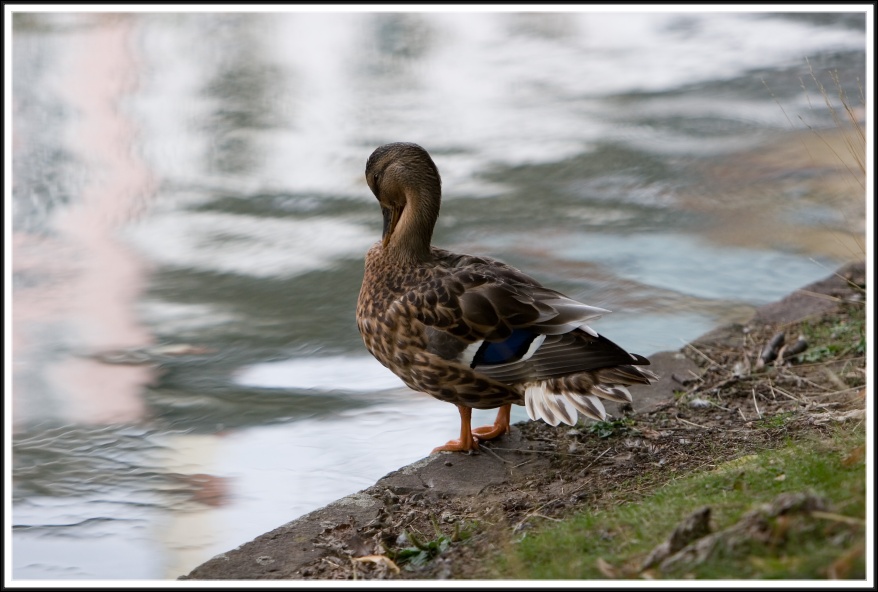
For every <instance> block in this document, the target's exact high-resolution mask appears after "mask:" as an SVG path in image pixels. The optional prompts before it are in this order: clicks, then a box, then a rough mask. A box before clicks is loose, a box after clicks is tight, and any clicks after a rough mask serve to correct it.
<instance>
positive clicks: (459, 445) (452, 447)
mask: <svg viewBox="0 0 878 592" xmlns="http://www.w3.org/2000/svg"><path fill="white" fill-rule="evenodd" d="M478 449H479V441H478V440H477V439H476V438H475V437H472V438H470V445H469V446H467V445H466V444H465V443H464V442H462V441H461V440H460V439H457V440H449V441H448V443H447V444H443V445H442V446H437V447H436V448H434V449H433V452H472V451H475V450H478ZM430 454H432V452H431V453H430Z"/></svg>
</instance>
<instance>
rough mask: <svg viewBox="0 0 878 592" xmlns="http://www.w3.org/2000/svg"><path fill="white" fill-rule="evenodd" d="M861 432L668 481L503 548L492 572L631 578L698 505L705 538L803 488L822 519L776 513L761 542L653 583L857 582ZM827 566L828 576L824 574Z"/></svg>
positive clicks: (861, 570) (862, 495)
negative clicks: (708, 530) (707, 530)
mask: <svg viewBox="0 0 878 592" xmlns="http://www.w3.org/2000/svg"><path fill="white" fill-rule="evenodd" d="M864 442H865V433H864V429H863V427H862V426H858V427H856V428H853V429H847V430H843V429H841V428H839V429H837V430H836V431H835V432H834V433H833V434H832V435H831V436H830V437H825V436H823V437H820V436H817V435H815V436H810V437H808V439H806V440H804V441H798V442H795V443H791V444H789V445H787V446H786V447H783V448H780V449H775V450H769V451H765V452H763V453H760V454H759V455H749V456H745V457H741V458H739V459H736V460H732V461H729V462H726V463H723V464H721V465H719V466H718V467H717V468H716V469H714V470H711V471H708V472H703V473H698V474H695V475H691V476H687V477H685V478H681V479H678V480H675V481H672V482H670V483H668V484H666V485H664V486H662V487H660V488H659V489H657V490H655V491H654V492H652V493H649V494H647V495H646V496H645V497H644V498H643V499H642V500H640V501H638V502H637V503H627V504H623V505H621V506H618V507H613V508H609V509H603V510H595V511H590V512H586V513H583V514H580V515H577V516H575V517H573V518H571V519H568V520H565V521H564V522H562V523H560V524H557V525H554V526H552V527H548V528H545V529H542V530H539V531H537V532H533V531H530V532H528V533H527V534H526V535H525V536H524V537H523V538H521V539H520V540H519V541H517V543H516V544H514V545H511V546H510V547H509V548H508V550H507V552H506V555H504V556H503V557H501V558H500V560H499V562H498V566H499V570H498V574H502V577H504V578H509V577H513V578H520V579H604V578H608V577H622V578H637V577H639V568H640V565H641V563H642V562H643V560H644V559H645V558H646V556H647V555H648V554H649V552H650V551H651V550H652V549H654V548H655V547H656V546H658V545H659V544H660V543H661V542H663V541H664V540H665V539H666V538H667V537H668V536H669V535H670V534H671V532H673V530H674V528H675V527H676V526H677V525H678V524H679V523H680V522H681V521H682V520H683V519H684V518H686V517H687V516H689V515H690V514H691V513H693V512H695V511H696V510H698V509H699V508H702V507H704V506H709V507H710V508H711V512H712V518H711V526H712V530H713V531H714V532H716V531H720V530H723V529H726V528H729V527H732V526H733V525H735V524H736V523H738V521H739V520H741V518H742V516H744V515H745V514H746V513H747V512H749V511H751V510H754V509H755V508H757V507H758V506H759V505H760V504H764V503H769V502H771V501H773V500H774V499H775V498H776V497H777V496H778V495H779V494H781V493H785V492H812V493H814V494H816V495H818V496H820V497H822V498H823V499H824V500H826V502H827V503H828V504H829V509H828V511H827V514H826V515H825V516H822V515H813V514H810V513H803V514H796V515H792V514H791V515H789V516H781V517H779V518H775V519H769V521H771V520H775V521H776V522H777V524H774V523H770V524H769V531H770V532H771V533H773V534H772V536H771V537H769V540H760V539H759V538H758V537H755V538H754V539H753V540H745V542H744V544H738V545H735V546H734V547H733V548H730V549H722V548H718V549H717V550H716V551H715V552H713V553H712V554H710V555H709V556H708V558H707V559H706V560H704V561H702V562H700V563H697V564H695V565H686V566H685V568H684V569H682V570H681V571H673V572H669V573H662V572H659V571H657V570H653V571H652V572H651V574H652V576H653V577H664V578H683V577H695V578H701V579H750V578H784V579H811V578H827V577H830V576H832V575H834V576H836V577H842V578H854V579H859V578H864V577H865V559H864V547H863V545H864V541H865V499H866V485H865V465H864V462H863V455H862V450H863V449H864V448H863V447H864ZM833 570H834V571H833Z"/></svg>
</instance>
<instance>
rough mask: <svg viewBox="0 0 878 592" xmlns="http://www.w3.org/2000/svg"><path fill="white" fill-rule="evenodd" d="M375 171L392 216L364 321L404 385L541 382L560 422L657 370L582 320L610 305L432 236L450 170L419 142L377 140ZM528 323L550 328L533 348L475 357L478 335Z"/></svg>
mask: <svg viewBox="0 0 878 592" xmlns="http://www.w3.org/2000/svg"><path fill="white" fill-rule="evenodd" d="M366 179H367V182H368V184H369V187H370V188H371V189H372V191H373V193H374V194H375V196H376V197H377V198H378V201H379V204H380V205H381V209H382V212H383V215H384V221H385V226H384V234H383V237H382V241H381V242H379V243H377V244H376V245H375V246H373V247H372V248H371V249H370V250H369V252H368V253H367V254H366V267H365V274H364V278H363V285H362V288H361V290H360V296H359V300H358V303H357V326H358V328H359V330H360V334H361V335H362V337H363V341H364V342H365V344H366V348H367V349H368V350H369V351H370V352H371V353H372V354H373V355H374V356H375V357H376V358H377V359H378V360H379V361H380V362H381V363H382V364H384V365H385V366H387V367H388V368H390V369H391V370H392V371H393V372H394V373H396V374H397V375H398V376H399V377H400V378H401V379H402V380H403V382H405V384H406V385H408V386H409V387H411V388H412V389H415V390H418V391H423V392H425V393H428V394H430V395H432V396H434V397H436V398H438V399H441V400H443V401H448V402H451V403H455V404H457V405H459V406H463V407H471V408H478V409H488V408H496V407H500V406H503V405H508V404H518V405H521V404H525V399H526V392H527V391H528V389H531V391H532V393H537V391H533V390H532V389H535V388H536V389H543V390H544V391H545V392H546V393H548V394H545V395H540V394H539V393H537V394H538V396H537V397H536V399H535V400H533V401H530V402H529V403H528V412H529V413H531V412H536V413H537V415H540V416H543V417H544V418H545V419H547V421H550V422H551V421H554V420H557V419H558V418H559V417H560V419H561V420H562V421H568V420H569V419H571V417H575V414H576V411H577V410H578V411H580V412H583V413H586V414H587V415H590V416H593V417H600V416H602V414H603V409H602V407H601V406H600V403H599V401H598V400H597V399H596V398H595V397H600V398H605V399H610V400H630V395H629V394H628V393H627V391H626V390H625V389H624V386H625V385H629V384H637V383H640V384H648V383H649V382H651V381H653V380H655V375H653V374H652V373H651V372H649V371H647V370H643V369H641V368H639V367H638V366H641V365H645V364H649V361H648V360H646V359H645V358H643V357H642V356H637V355H633V354H629V353H627V352H626V351H624V350H623V349H621V348H620V347H619V346H617V345H616V344H614V343H613V342H611V341H610V340H608V339H606V338H605V337H603V336H599V335H598V334H597V333H595V332H594V331H592V330H591V329H589V328H588V327H587V326H585V322H586V321H587V320H588V319H593V318H596V317H597V316H599V315H600V314H601V313H603V312H606V311H604V310H603V309H598V308H594V307H590V306H588V305H585V304H582V303H580V302H577V301H575V300H572V299H570V298H568V297H566V296H564V295H563V294H561V293H559V292H557V291H555V290H552V289H550V288H546V287H544V286H542V285H541V284H540V283H539V282H537V281H536V280H534V279H533V278H531V277H529V276H527V275H526V274H524V273H522V272H521V271H519V270H518V269H515V268H514V267H512V266H510V265H507V264H505V263H503V262H501V261H497V260H495V259H491V258H488V257H474V256H471V255H461V254H456V253H451V252H449V251H446V250H443V249H438V248H435V247H432V246H431V245H430V241H431V237H432V233H433V227H434V225H435V222H436V218H437V217H438V214H439V203H440V199H441V198H440V195H441V181H440V178H439V173H438V170H437V169H436V166H435V164H434V163H433V161H432V159H430V157H429V155H428V154H427V153H426V151H424V150H423V149H422V148H420V147H419V146H416V145H414V144H389V145H386V146H382V147H380V148H378V149H377V150H375V152H374V153H373V154H372V156H371V157H370V158H369V161H368V163H367V168H366ZM524 329H526V330H527V331H528V333H527V334H526V336H528V337H527V338H528V339H532V337H533V336H531V333H533V334H534V335H536V334H539V335H542V336H545V337H539V339H544V341H543V342H542V344H541V345H540V344H539V343H538V342H536V341H535V342H533V343H532V344H531V346H528V347H529V348H530V349H529V350H528V352H529V354H530V356H529V357H527V359H523V357H522V356H525V357H526V356H527V354H524V352H519V354H517V355H516V356H512V357H511V358H510V362H509V363H496V364H487V363H479V358H473V356H474V355H475V354H476V348H478V347H479V344H480V343H482V342H488V343H500V342H504V340H506V339H508V338H510V336H512V335H513V334H514V333H515V332H516V331H518V333H516V335H519V336H521V335H524V334H522V333H521V330H524ZM511 342H512V340H510V343H511ZM525 345H527V343H525ZM537 346H538V347H537ZM522 347H523V346H522ZM534 348H536V349H535V350H534V351H530V350H531V349H534ZM483 362H484V361H483ZM553 393H554V394H553ZM562 395H563V396H562ZM565 397H566V399H565ZM527 398H528V399H534V397H533V396H530V395H529V396H528V397H527ZM556 399H557V400H559V401H560V402H556ZM561 399H564V400H561ZM565 401H566V402H565ZM574 407H575V409H574ZM535 408H536V409H535ZM571 414H572V416H571ZM554 423H557V421H554Z"/></svg>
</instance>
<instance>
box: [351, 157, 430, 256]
mask: <svg viewBox="0 0 878 592" xmlns="http://www.w3.org/2000/svg"><path fill="white" fill-rule="evenodd" d="M366 183H368V184H369V189H371V190H372V193H374V194H375V197H376V198H378V203H379V204H380V205H381V212H382V214H383V216H384V232H383V235H382V244H383V246H384V249H385V250H386V251H388V252H391V253H394V254H395V255H397V256H398V257H400V258H403V259H413V260H426V259H427V258H429V256H430V240H431V238H432V236H433V227H434V226H435V225H436V219H437V218H438V217H439V204H440V202H441V198H442V181H441V179H440V178H439V170H438V169H437V168H436V165H435V164H434V163H433V159H432V158H430V155H429V154H427V151H426V150H424V149H423V148H421V147H420V146H418V145H417V144H410V143H407V142H397V143H394V144H385V145H384V146H381V147H379V148H376V149H375V151H374V152H373V153H372V155H371V156H370V157H369V160H368V161H367V162H366Z"/></svg>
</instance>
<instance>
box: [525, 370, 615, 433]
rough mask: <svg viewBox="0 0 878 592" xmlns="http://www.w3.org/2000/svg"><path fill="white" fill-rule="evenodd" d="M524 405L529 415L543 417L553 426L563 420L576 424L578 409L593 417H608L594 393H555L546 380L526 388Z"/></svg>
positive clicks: (532, 417) (534, 418)
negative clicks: (549, 388)
mask: <svg viewBox="0 0 878 592" xmlns="http://www.w3.org/2000/svg"><path fill="white" fill-rule="evenodd" d="M524 406H525V409H527V415H528V417H530V418H531V419H533V420H536V419H542V420H543V421H545V422H546V423H547V424H549V425H551V426H557V425H558V424H559V423H562V422H563V423H566V424H567V425H574V424H576V420H577V419H578V417H577V411H578V412H579V413H582V414H583V415H585V416H586V417H590V418H592V419H597V420H604V419H606V417H607V412H606V410H605V409H604V405H603V403H601V401H600V399H598V398H597V397H595V396H594V395H577V394H558V393H553V392H550V391H549V390H548V389H547V388H546V383H545V381H543V382H538V383H536V384H532V385H530V386H528V387H527V388H526V389H525V391H524Z"/></svg>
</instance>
